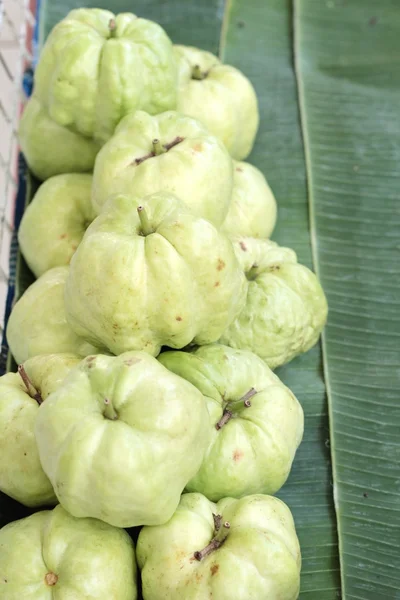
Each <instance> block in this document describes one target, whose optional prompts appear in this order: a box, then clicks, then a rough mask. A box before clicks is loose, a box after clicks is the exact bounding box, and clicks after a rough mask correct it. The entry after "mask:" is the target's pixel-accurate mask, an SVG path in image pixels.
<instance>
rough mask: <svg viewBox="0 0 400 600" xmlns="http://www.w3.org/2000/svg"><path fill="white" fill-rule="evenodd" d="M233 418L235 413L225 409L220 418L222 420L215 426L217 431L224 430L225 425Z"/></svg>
mask: <svg viewBox="0 0 400 600" xmlns="http://www.w3.org/2000/svg"><path fill="white" fill-rule="evenodd" d="M232 417H233V413H232V412H231V411H230V410H227V409H225V410H224V412H223V415H222V417H221V418H220V420H219V421H218V423H217V424H216V425H215V429H218V430H219V429H222V428H223V426H224V425H226V424H227V422H228V421H229V420H230V419H231V418H232Z"/></svg>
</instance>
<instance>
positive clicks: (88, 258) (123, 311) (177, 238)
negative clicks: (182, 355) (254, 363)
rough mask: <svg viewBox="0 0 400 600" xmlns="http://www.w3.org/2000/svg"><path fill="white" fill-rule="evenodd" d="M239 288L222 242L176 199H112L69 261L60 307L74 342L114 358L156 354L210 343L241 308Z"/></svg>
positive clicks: (241, 280) (240, 280) (242, 284)
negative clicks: (145, 222) (131, 353)
mask: <svg viewBox="0 0 400 600" xmlns="http://www.w3.org/2000/svg"><path fill="white" fill-rule="evenodd" d="M139 207H144V212H145V213H146V217H147V220H148V228H149V231H148V232H147V231H146V232H144V230H143V227H142V224H141V220H140V217H139V213H138V208H139ZM144 233H147V235H145V234H144ZM246 289H247V281H246V278H245V276H244V275H243V270H242V268H241V267H240V265H239V263H238V261H237V258H236V256H235V252H234V250H233V246H232V243H231V242H230V241H229V239H228V238H227V237H226V236H225V235H223V234H222V233H220V232H219V231H218V230H217V229H216V228H215V227H214V226H213V225H212V224H211V223H210V222H209V221H206V220H205V219H202V218H199V217H196V216H195V215H193V214H192V213H191V212H190V211H189V209H187V208H186V207H185V206H184V205H183V204H182V203H181V202H180V201H179V200H178V199H177V198H176V197H174V196H172V195H171V194H167V193H162V192H160V193H158V194H153V195H152V196H150V197H147V198H145V199H135V198H131V197H125V196H117V197H115V198H113V199H112V200H111V201H110V202H109V203H108V204H107V207H106V209H105V211H104V212H103V213H102V214H101V215H100V216H99V217H97V218H96V219H95V220H94V221H93V223H92V224H91V225H90V226H89V228H88V230H87V231H86V234H85V236H84V238H83V240H82V242H81V244H80V246H79V248H78V250H77V251H76V253H75V255H74V256H73V258H72V261H71V266H70V273H69V277H68V279H67V283H66V287H65V306H66V312H67V318H68V321H69V323H70V325H71V327H72V328H73V329H74V331H75V332H76V334H77V335H78V336H79V337H80V338H81V337H83V338H85V339H87V340H88V341H89V342H90V343H92V344H94V345H95V346H98V345H99V344H100V345H101V346H103V347H106V348H108V349H109V350H110V351H111V352H112V353H113V354H120V353H121V352H126V351H128V350H144V351H146V352H149V353H150V354H152V355H153V356H157V354H158V353H159V352H160V350H161V346H169V347H171V348H183V347H184V346H186V345H187V344H189V343H191V342H195V343H199V344H207V343H211V342H215V341H217V340H218V338H219V337H220V336H221V335H222V333H223V332H224V330H225V329H226V328H227V327H228V325H229V324H230V323H232V322H233V320H234V319H235V318H236V316H237V315H238V314H239V312H240V311H241V310H242V308H243V306H244V303H245V296H246Z"/></svg>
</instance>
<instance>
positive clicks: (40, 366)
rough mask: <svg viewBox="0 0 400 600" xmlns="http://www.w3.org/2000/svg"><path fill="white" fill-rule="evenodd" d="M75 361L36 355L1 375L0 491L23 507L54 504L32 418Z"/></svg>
mask: <svg viewBox="0 0 400 600" xmlns="http://www.w3.org/2000/svg"><path fill="white" fill-rule="evenodd" d="M78 363H79V358H78V357H76V356H74V355H73V354H50V355H43V356H35V357H33V358H30V359H29V360H27V361H26V362H25V363H24V364H23V365H20V366H19V369H18V373H7V374H6V375H3V376H2V377H0V456H1V457H2V458H1V461H0V490H1V491H2V492H4V493H6V494H8V496H11V497H12V498H15V500H18V502H21V503H22V504H25V505H26V506H44V505H47V504H55V503H56V496H55V494H54V491H53V487H52V485H51V483H50V481H49V480H48V478H47V477H46V475H45V474H44V472H43V469H42V466H41V464H40V460H39V453H38V450H37V446H36V440H35V432H34V429H35V421H36V416H37V413H38V410H39V406H40V404H41V403H42V402H44V401H45V400H46V398H47V397H48V396H49V394H51V393H52V392H54V391H55V390H56V389H57V388H58V387H59V386H60V385H61V384H62V382H63V380H64V378H65V377H66V375H67V374H68V372H69V371H70V369H71V368H72V367H73V366H75V365H77V364H78ZM0 597H1V592H0Z"/></svg>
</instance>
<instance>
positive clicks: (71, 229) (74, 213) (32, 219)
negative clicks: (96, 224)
mask: <svg viewBox="0 0 400 600" xmlns="http://www.w3.org/2000/svg"><path fill="white" fill-rule="evenodd" d="M91 189H92V176H91V175H88V174H83V173H68V174H65V175H56V176H55V177H51V178H50V179H48V180H47V181H45V182H44V183H43V184H42V185H41V186H40V187H39V189H38V191H37V192H36V194H35V195H34V197H33V199H32V202H31V203H30V204H29V205H28V207H27V209H26V210H25V213H24V215H23V217H22V220H21V224H20V227H19V231H18V241H19V245H20V248H21V252H22V254H23V256H24V258H25V260H26V262H27V264H28V266H29V268H30V269H31V271H32V272H33V273H34V275H36V277H40V275H43V273H45V272H46V271H48V270H49V269H51V268H53V267H60V266H63V265H68V264H69V263H70V260H71V257H72V255H73V254H74V252H75V250H76V249H77V247H78V246H79V244H80V242H81V240H82V238H83V234H84V233H85V231H86V229H87V227H88V226H89V224H90V223H91V222H92V220H93V219H94V216H95V215H94V212H93V208H92V202H91Z"/></svg>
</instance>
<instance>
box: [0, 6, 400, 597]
mask: <svg viewBox="0 0 400 600" xmlns="http://www.w3.org/2000/svg"><path fill="white" fill-rule="evenodd" d="M42 4H43V0H42ZM79 5H80V1H79V0H63V1H62V2H57V3H56V2H51V1H50V0H48V1H47V2H46V1H44V5H42V10H41V22H40V34H41V38H42V40H43V39H45V37H46V35H47V34H48V32H49V31H50V29H51V28H52V27H53V25H54V24H55V23H56V22H57V21H58V20H59V19H61V18H63V17H64V16H65V14H66V13H67V12H68V11H69V10H71V9H72V8H76V7H78V6H79ZM85 6H93V7H94V6H96V7H102V8H110V9H112V10H114V11H115V12H119V11H132V12H135V13H136V14H138V15H140V16H143V17H146V18H150V19H154V20H156V21H158V22H159V23H160V24H161V25H162V26H163V27H164V28H165V29H166V30H167V32H168V34H169V35H170V36H171V38H172V39H173V41H174V42H176V43H181V44H190V45H196V46H201V47H203V48H204V49H207V50H209V51H211V52H214V53H216V54H217V53H219V55H220V56H221V58H222V59H223V60H224V61H225V62H227V63H230V64H233V65H235V66H237V67H238V68H240V69H242V70H243V71H244V72H245V74H246V75H247V76H248V77H249V78H250V79H251V81H252V82H253V84H254V86H255V88H256V90H257V94H258V97H259V103H260V113H261V126H260V131H259V134H258V137H257V142H256V145H255V147H254V150H253V152H252V155H251V157H250V158H249V161H250V162H252V163H253V164H255V165H256V166H257V167H259V168H260V169H261V170H262V171H263V172H264V174H265V175H266V177H267V179H268V181H269V183H270V185H271V187H272V189H273V191H274V193H275V195H276V198H277V200H278V205H279V219H278V225H277V228H276V230H275V232H274V236H273V238H274V239H275V240H276V241H278V242H279V243H280V244H284V245H287V246H290V247H292V248H294V249H295V250H296V252H297V254H298V257H299V260H300V261H301V262H303V263H304V264H306V265H308V266H310V267H312V268H314V269H315V270H316V271H317V272H318V274H319V276H320V278H321V280H322V283H323V286H324V289H325V291H326V293H327V296H328V301H329V305H330V315H329V321H328V325H327V328H326V331H325V334H324V337H323V340H322V345H319V346H317V347H315V348H314V349H313V350H312V351H310V352H309V353H307V354H306V355H303V356H301V357H299V358H297V359H295V360H294V361H293V362H291V363H290V364H288V365H286V366H284V367H282V368H280V369H279V370H278V375H279V376H280V377H281V378H282V379H283V380H284V382H285V383H286V384H287V385H288V386H289V387H291V388H292V390H293V391H294V393H295V394H296V395H297V397H298V398H299V400H300V401H301V403H302V405H303V408H304V412H305V435H304V440H303V443H302V445H301V447H300V449H299V451H298V454H297V456H296V460H295V462H294V465H293V469H292V473H291V475H290V478H289V480H288V482H287V483H286V485H285V486H284V488H283V489H282V490H281V492H280V494H279V495H280V497H281V498H282V499H283V500H284V501H285V502H286V503H287V504H288V505H289V506H290V508H291V510H292V511H293V514H294V517H295V520H296V526H297V531H298V534H299V538H300V542H301V546H302V556H303V566H302V577H301V593H300V598H301V599H302V600H334V599H337V598H341V597H342V598H346V599H348V600H350V599H354V600H390V599H394V600H396V599H400V575H399V565H400V450H399V449H400V443H399V437H400V436H399V433H398V432H399V431H400V402H399V396H400V393H399V392H400V368H399V367H400V352H399V350H398V348H399V336H400V317H399V310H398V308H399V291H400V278H399V267H398V257H399V256H400V255H399V249H400V229H399V225H400V192H399V190H400V168H399V167H398V165H399V162H400V118H399V109H400V69H399V68H398V64H399V60H400V10H399V6H398V1H397V0H396V1H395V0H294V1H293V0H232V1H229V0H227V2H225V3H224V2H223V0H136V1H135V2H131V1H129V0H97V1H96V0H86V2H85ZM34 186H35V182H33V183H32V186H31V188H30V189H31V192H32V190H33V189H34ZM31 192H30V194H31ZM28 196H29V192H28ZM28 200H29V197H28ZM19 264H20V268H19V292H22V291H23V289H24V287H25V286H26V284H27V282H28V281H29V273H28V272H27V269H26V266H25V265H24V263H23V260H22V259H21V258H20V259H19ZM20 513H21V509H20V508H19V507H16V506H15V505H14V503H13V504H12V505H10V504H5V503H4V502H3V500H2V499H1V498H0V520H1V523H3V522H5V521H7V520H12V519H13V518H18V517H19V516H20Z"/></svg>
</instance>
